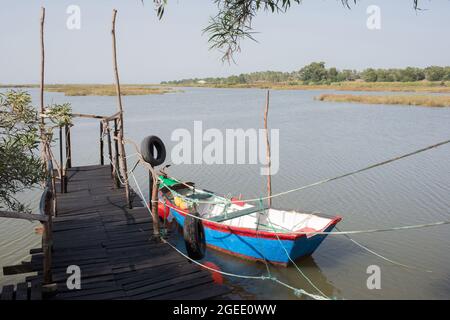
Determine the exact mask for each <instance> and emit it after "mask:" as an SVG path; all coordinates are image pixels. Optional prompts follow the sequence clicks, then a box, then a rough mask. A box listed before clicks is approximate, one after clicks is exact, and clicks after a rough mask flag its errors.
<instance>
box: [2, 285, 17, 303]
mask: <svg viewBox="0 0 450 320" xmlns="http://www.w3.org/2000/svg"><path fill="white" fill-rule="evenodd" d="M13 299H14V285H7V286H4V287H3V289H2V293H1V300H13Z"/></svg>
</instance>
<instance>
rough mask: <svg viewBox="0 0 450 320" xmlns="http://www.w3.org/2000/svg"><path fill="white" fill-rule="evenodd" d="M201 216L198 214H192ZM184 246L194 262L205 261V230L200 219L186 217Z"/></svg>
mask: <svg viewBox="0 0 450 320" xmlns="http://www.w3.org/2000/svg"><path fill="white" fill-rule="evenodd" d="M192 215H194V216H197V217H198V216H199V215H198V213H192ZM183 237H184V244H185V245H186V251H187V254H188V256H189V258H191V259H194V260H200V259H203V257H204V256H205V251H206V242H205V230H204V228H203V223H202V221H201V220H200V219H196V218H194V217H191V216H188V215H186V217H185V218H184V226H183Z"/></svg>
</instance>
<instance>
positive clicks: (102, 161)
mask: <svg viewBox="0 0 450 320" xmlns="http://www.w3.org/2000/svg"><path fill="white" fill-rule="evenodd" d="M100 164H101V165H102V166H103V165H104V164H105V159H104V156H103V122H102V121H100Z"/></svg>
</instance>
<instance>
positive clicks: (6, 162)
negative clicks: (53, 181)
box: [0, 91, 44, 211]
mask: <svg viewBox="0 0 450 320" xmlns="http://www.w3.org/2000/svg"><path fill="white" fill-rule="evenodd" d="M38 148H39V122H38V116H37V112H36V110H35V109H34V108H33V106H32V105H31V97H30V95H29V94H28V93H26V92H22V91H8V92H6V93H1V94H0V208H6V209H10V210H16V211H29V208H27V207H26V206H25V205H24V204H22V203H21V202H20V201H18V200H17V199H16V194H17V193H18V192H21V191H23V190H25V189H27V188H31V187H33V186H34V185H36V184H37V183H39V181H41V180H42V178H43V174H44V166H43V163H42V161H41V159H40V158H39V156H38V155H37V151H38Z"/></svg>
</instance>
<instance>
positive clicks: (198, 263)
mask: <svg viewBox="0 0 450 320" xmlns="http://www.w3.org/2000/svg"><path fill="white" fill-rule="evenodd" d="M130 174H131V177H132V178H133V180H134V182H135V184H136V187H137V188H138V191H139V194H140V196H141V197H142V201H144V203H145V207H146V208H147V210H148V211H149V212H150V214H151V211H150V207H149V205H148V203H147V201H146V200H145V197H144V194H143V192H142V190H141V187H140V186H139V183H138V181H137V180H136V177H135V175H134V173H133V171H131V172H130ZM161 241H162V242H163V243H166V244H168V245H169V246H170V247H172V249H174V250H175V251H176V252H178V253H179V254H181V255H182V256H183V257H185V258H186V259H188V260H189V261H191V262H193V263H195V264H197V265H198V266H200V267H202V268H205V269H208V270H210V271H213V272H218V273H220V274H223V275H226V276H230V277H235V278H243V279H255V280H266V279H270V280H272V281H274V282H276V283H278V284H281V285H283V286H285V287H286V288H290V289H291V290H293V291H294V294H295V295H296V296H301V295H306V296H308V297H310V298H312V299H315V300H326V299H328V298H325V297H322V296H318V295H314V294H311V293H308V292H306V291H305V290H303V289H299V288H294V287H292V286H290V285H289V284H287V283H284V282H282V281H280V280H278V279H276V278H274V277H272V275H271V273H270V269H269V266H268V264H267V261H266V259H265V257H264V261H265V263H266V267H267V272H268V276H251V275H242V274H235V273H230V272H224V271H220V270H216V269H213V268H210V267H208V266H206V265H204V264H202V263H200V262H198V261H196V260H193V259H192V258H190V257H189V256H187V255H186V254H184V253H183V252H181V251H180V250H179V249H178V248H176V247H175V246H173V245H172V244H171V243H170V242H168V241H167V240H165V239H164V238H161ZM305 277H306V276H305ZM308 280H309V279H308ZM313 286H314V285H313ZM317 290H318V289H317ZM319 292H321V291H320V290H319ZM324 296H325V295H324Z"/></svg>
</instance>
